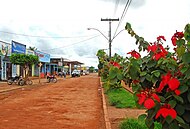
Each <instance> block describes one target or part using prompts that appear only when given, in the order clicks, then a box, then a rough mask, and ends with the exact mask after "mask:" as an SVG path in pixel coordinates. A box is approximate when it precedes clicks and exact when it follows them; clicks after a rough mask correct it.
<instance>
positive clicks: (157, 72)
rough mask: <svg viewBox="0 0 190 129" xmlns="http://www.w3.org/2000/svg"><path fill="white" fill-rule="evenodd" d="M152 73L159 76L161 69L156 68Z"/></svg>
mask: <svg viewBox="0 0 190 129" xmlns="http://www.w3.org/2000/svg"><path fill="white" fill-rule="evenodd" d="M151 74H154V76H156V77H159V76H160V71H159V70H154V71H152V72H151Z"/></svg>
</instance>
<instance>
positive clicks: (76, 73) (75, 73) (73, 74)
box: [71, 69, 80, 77]
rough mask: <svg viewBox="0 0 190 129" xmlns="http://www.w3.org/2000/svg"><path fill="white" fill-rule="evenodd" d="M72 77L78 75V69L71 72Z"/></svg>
mask: <svg viewBox="0 0 190 129" xmlns="http://www.w3.org/2000/svg"><path fill="white" fill-rule="evenodd" d="M71 75H72V77H80V70H76V69H75V70H73V72H72V74H71Z"/></svg>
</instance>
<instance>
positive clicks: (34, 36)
mask: <svg viewBox="0 0 190 129" xmlns="http://www.w3.org/2000/svg"><path fill="white" fill-rule="evenodd" d="M0 32H1V33H6V34H11V35H18V36H25V37H32V38H55V39H56V38H58V39H59V38H60V39H61V38H82V37H90V36H93V35H84V36H72V37H71V36H70V37H69V36H68V37H49V36H37V35H27V34H18V33H12V32H6V31H0Z"/></svg>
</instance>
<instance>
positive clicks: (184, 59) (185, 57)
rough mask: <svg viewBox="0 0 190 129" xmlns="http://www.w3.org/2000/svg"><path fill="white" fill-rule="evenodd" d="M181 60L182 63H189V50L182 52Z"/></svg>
mask: <svg viewBox="0 0 190 129" xmlns="http://www.w3.org/2000/svg"><path fill="white" fill-rule="evenodd" d="M182 61H183V62H184V63H186V64H189V63H190V53H189V52H188V53H185V54H183V56H182Z"/></svg>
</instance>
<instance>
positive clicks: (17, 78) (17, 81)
mask: <svg viewBox="0 0 190 129" xmlns="http://www.w3.org/2000/svg"><path fill="white" fill-rule="evenodd" d="M13 83H14V84H17V85H20V86H23V85H24V79H23V78H22V76H18V75H16V76H15V77H9V78H8V80H7V84H8V85H12V84H13Z"/></svg>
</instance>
